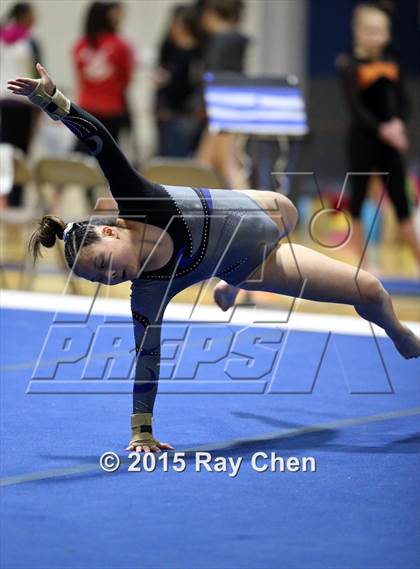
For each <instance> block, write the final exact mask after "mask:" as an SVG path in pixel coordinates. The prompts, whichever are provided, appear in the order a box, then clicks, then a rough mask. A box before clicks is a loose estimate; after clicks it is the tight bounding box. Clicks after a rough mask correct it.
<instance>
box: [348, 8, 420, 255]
mask: <svg viewBox="0 0 420 569" xmlns="http://www.w3.org/2000/svg"><path fill="white" fill-rule="evenodd" d="M390 43H391V21H390V17H389V15H388V13H387V12H385V11H384V10H383V9H381V8H380V7H379V6H378V5H374V4H360V5H358V6H356V8H355V11H354V16H353V47H352V49H351V50H349V52H347V53H343V54H341V55H340V56H339V57H338V58H337V67H338V71H339V76H340V80H341V85H342V88H343V94H344V96H345V99H346V101H347V104H348V107H349V110H350V113H351V119H352V122H351V127H350V130H349V133H348V140H347V142H348V157H349V170H350V172H355V173H359V172H360V173H363V172H370V171H373V170H374V169H379V171H381V172H389V175H388V174H387V175H384V176H383V181H384V184H385V186H386V188H387V192H388V194H389V197H390V199H391V202H392V204H393V207H394V210H395V213H396V215H397V217H398V221H399V226H400V231H401V234H402V236H403V238H404V239H405V241H406V242H407V244H408V245H409V246H410V248H411V250H412V252H413V254H414V255H415V256H416V258H417V260H418V261H420V254H419V250H418V245H417V239H416V234H415V230H414V224H413V222H412V220H411V219H410V206H409V201H408V197H407V192H406V188H405V177H406V171H405V166H404V160H403V154H404V153H405V152H406V151H407V149H408V138H407V131H406V124H405V123H406V120H407V116H408V97H407V93H406V89H405V85H404V81H403V78H402V73H401V69H400V65H399V62H398V58H397V57H396V54H395V52H394V51H393V50H392V49H391V47H390ZM369 179H370V176H369V175H357V174H356V175H353V176H351V177H350V184H351V196H350V213H351V215H352V218H353V241H354V246H355V248H356V250H357V254H358V258H362V255H363V250H364V243H365V240H364V235H363V226H362V222H361V220H360V214H361V209H362V206H363V203H364V201H365V198H366V194H367V191H368V184H369Z"/></svg>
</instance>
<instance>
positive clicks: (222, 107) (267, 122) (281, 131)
mask: <svg viewBox="0 0 420 569" xmlns="http://www.w3.org/2000/svg"><path fill="white" fill-rule="evenodd" d="M229 83H230V84H229ZM276 83H277V84H276ZM285 83H286V81H285V80H284V79H272V78H270V79H267V83H266V85H264V79H263V78H261V77H259V78H258V79H252V78H246V77H243V76H233V75H230V76H226V75H224V74H223V75H222V74H210V73H208V74H207V75H206V76H205V101H206V109H207V116H208V119H209V128H210V130H211V131H213V132H220V131H223V132H238V133H246V134H259V135H264V134H265V135H267V134H268V135H279V136H280V135H288V136H301V135H304V134H307V132H308V125H307V118H306V111H305V103H304V100H303V96H302V92H301V90H300V89H299V88H298V87H296V85H290V86H289V85H287V84H285Z"/></svg>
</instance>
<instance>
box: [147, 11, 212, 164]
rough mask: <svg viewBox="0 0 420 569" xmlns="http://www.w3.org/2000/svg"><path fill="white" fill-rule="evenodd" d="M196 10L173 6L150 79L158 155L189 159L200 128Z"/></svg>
mask: <svg viewBox="0 0 420 569" xmlns="http://www.w3.org/2000/svg"><path fill="white" fill-rule="evenodd" d="M196 13H197V11H196V9H195V7H194V6H188V5H184V4H180V5H178V6H175V9H174V11H173V14H172V16H171V21H170V25H169V31H168V33H167V36H166V38H165V39H164V41H163V43H162V45H161V48H160V52H159V61H158V69H157V70H156V72H155V75H154V79H155V82H156V84H157V86H158V89H157V91H156V98H155V116H156V120H157V127H158V136H159V144H158V155H159V156H165V157H169V156H172V157H178V158H182V157H186V156H190V155H191V154H192V153H193V152H194V150H195V148H196V146H197V143H198V140H199V137H200V135H201V132H202V130H203V127H204V115H203V113H202V110H201V109H202V104H201V98H200V94H199V92H200V83H201V71H202V60H201V49H200V47H199V45H198V42H197V39H196V36H195V25H196Z"/></svg>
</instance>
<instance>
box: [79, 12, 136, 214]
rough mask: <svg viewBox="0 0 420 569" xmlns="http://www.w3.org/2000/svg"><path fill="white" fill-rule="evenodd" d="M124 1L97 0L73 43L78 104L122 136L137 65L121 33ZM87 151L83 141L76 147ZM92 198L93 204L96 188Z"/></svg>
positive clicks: (90, 195) (90, 196) (114, 132)
mask: <svg viewBox="0 0 420 569" xmlns="http://www.w3.org/2000/svg"><path fill="white" fill-rule="evenodd" d="M122 15H123V12H122V5H121V4H120V2H93V3H92V4H91V5H90V6H89V8H88V12H87V15H86V21H85V30H84V36H83V37H82V38H81V39H79V40H78V41H77V42H76V44H75V45H74V47H73V54H72V55H73V62H74V65H75V69H76V75H77V80H78V104H79V105H80V106H81V107H82V108H84V109H85V110H87V111H88V112H89V113H91V114H92V115H94V116H95V117H96V118H97V119H99V120H100V121H101V122H102V123H103V124H104V125H105V127H106V128H107V129H108V130H109V132H110V133H111V135H112V136H113V137H114V138H115V139H116V140H118V138H119V135H120V132H121V130H122V128H123V127H124V126H125V125H126V124H127V122H128V121H127V115H128V114H129V113H128V109H127V102H126V92H127V89H128V86H129V84H130V81H131V78H132V75H133V69H134V64H135V61H134V53H133V49H132V48H131V46H130V44H129V43H128V42H127V41H126V40H125V39H123V38H122V37H121V36H120V35H119V34H118V29H119V26H120V23H121V19H122ZM75 150H76V151H78V152H83V153H86V152H87V150H86V147H85V145H84V144H83V142H80V141H79V142H78V144H77V145H76V147H75ZM88 198H89V201H90V202H91V205H92V206H93V205H94V204H93V196H92V192H91V191H88Z"/></svg>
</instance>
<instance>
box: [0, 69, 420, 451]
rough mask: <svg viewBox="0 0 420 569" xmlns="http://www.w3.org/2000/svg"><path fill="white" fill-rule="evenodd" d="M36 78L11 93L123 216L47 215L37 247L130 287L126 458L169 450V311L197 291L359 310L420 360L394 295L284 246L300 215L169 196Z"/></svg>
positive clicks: (237, 197)
mask: <svg viewBox="0 0 420 569" xmlns="http://www.w3.org/2000/svg"><path fill="white" fill-rule="evenodd" d="M37 70H38V72H39V74H40V79H29V78H17V79H15V80H11V81H8V88H9V89H10V90H11V91H12V92H13V93H15V94H17V95H23V96H27V97H28V98H29V99H30V100H31V101H32V102H33V103H34V104H35V105H38V106H39V107H41V108H42V109H44V111H45V112H46V113H47V114H48V115H49V116H50V117H51V118H53V119H54V120H61V121H62V122H63V124H64V125H65V126H66V127H67V128H68V129H70V130H71V132H73V133H74V134H75V135H76V136H77V137H78V138H79V139H80V140H82V141H83V142H84V143H85V144H86V145H87V146H88V148H89V150H90V152H91V154H93V155H94V156H95V157H96V159H97V160H98V162H99V164H100V166H101V168H102V170H103V172H104V174H105V176H106V178H107V180H108V183H109V186H110V190H111V192H112V195H113V197H114V199H115V201H116V202H117V205H118V209H119V213H118V216H117V217H116V216H109V217H105V218H104V217H101V218H100V217H92V218H91V219H90V220H89V221H83V222H72V223H68V224H65V223H64V222H63V221H62V220H61V219H60V218H58V217H56V216H52V215H46V216H44V217H43V218H42V219H41V221H40V222H39V227H38V229H37V231H36V232H35V233H34V234H33V236H32V238H31V241H30V247H31V249H32V252H33V255H34V258H35V259H36V258H37V256H38V255H39V252H40V246H41V245H43V246H44V247H53V246H54V244H55V242H56V239H57V238H58V239H63V240H64V251H65V257H66V261H67V263H68V266H69V268H70V269H71V270H72V271H73V272H74V273H75V274H76V275H77V276H79V277H82V278H85V279H88V280H90V281H92V282H99V283H103V284H108V285H116V284H119V283H122V282H125V281H132V285H131V309H132V317H133V324H134V335H135V344H136V354H137V355H136V371H135V381H134V389H133V413H132V415H131V431H132V435H131V440H130V442H129V445H128V447H127V449H126V450H136V451H138V452H142V451H144V452H149V451H152V452H160V451H162V450H167V449H172V448H173V447H171V445H169V444H167V443H162V442H160V441H158V440H157V439H156V438H155V437H154V434H153V430H152V413H153V406H154V401H155V397H156V393H157V387H158V377H159V372H158V369H159V362H160V332H161V324H162V317H163V313H164V310H165V308H166V306H167V304H168V302H169V301H170V300H171V298H173V297H174V296H175V295H176V294H178V293H179V292H180V291H181V290H183V289H185V288H186V287H189V286H190V285H192V284H195V283H198V282H200V281H203V280H206V279H209V278H211V277H214V276H216V277H219V278H220V279H221V280H220V282H218V283H217V285H216V287H215V289H214V299H215V302H216V303H217V304H218V306H219V307H220V308H221V309H222V310H227V309H228V308H230V307H231V306H233V304H234V302H235V297H236V295H237V294H238V292H239V289H245V290H261V291H268V292H272V293H277V294H286V295H289V296H292V297H302V298H305V299H310V300H316V301H323V302H337V303H343V304H349V305H353V306H354V308H355V310H356V312H357V313H358V314H359V315H360V316H361V317H362V318H364V319H365V320H368V321H369V322H373V323H375V324H377V325H378V326H380V327H381V328H383V329H384V330H385V332H386V333H387V335H388V336H389V337H390V338H391V340H392V341H393V342H394V345H395V347H396V349H397V350H398V351H399V352H400V353H401V354H402V356H404V357H405V358H413V357H418V356H419V355H420V340H419V339H418V338H417V337H416V336H415V334H413V333H412V332H411V330H410V329H409V328H407V327H406V326H405V325H403V324H402V323H401V322H399V320H398V319H397V317H396V315H395V313H394V310H393V306H392V301H391V298H390V296H389V295H388V294H387V292H386V291H385V290H384V288H383V286H382V285H381V283H380V282H379V280H378V279H377V278H376V277H374V276H373V275H371V274H370V273H368V272H366V271H364V270H361V269H360V270H359V271H357V269H356V267H353V266H351V265H348V264H346V263H342V262H340V261H336V260H334V259H331V258H329V257H327V256H325V255H323V254H321V253H318V252H316V251H313V250H311V249H309V248H307V247H303V246H302V245H297V244H293V246H291V245H290V244H289V243H287V242H286V243H282V242H281V240H282V239H283V238H284V237H285V236H286V235H288V234H289V233H290V232H291V231H292V230H293V228H294V226H295V224H296V221H297V214H296V208H295V207H294V205H293V204H292V202H290V201H289V200H288V199H287V198H286V197H284V196H282V195H280V194H278V193H276V192H270V191H255V190H235V191H230V190H212V189H203V188H191V187H178V186H162V185H160V184H154V183H151V182H149V181H148V180H146V179H145V178H143V177H142V176H141V175H140V174H138V173H137V172H136V171H135V170H134V169H133V168H132V167H131V165H130V164H129V162H128V161H127V159H126V158H125V156H124V155H123V153H122V152H121V150H120V149H119V147H118V146H117V144H116V143H115V141H114V140H113V138H112V137H111V135H110V134H109V132H108V131H107V130H106V129H105V128H104V127H103V125H102V124H101V123H100V122H99V121H98V120H97V119H95V118H94V117H93V116H92V115H90V114H89V113H87V112H86V111H84V110H82V109H81V108H79V107H78V106H77V105H75V104H74V103H71V102H70V101H69V100H68V99H67V98H66V97H65V96H64V95H63V94H62V93H61V92H60V91H59V90H58V89H57V88H56V87H55V85H54V83H53V81H52V80H51V78H50V76H49V75H48V73H47V71H46V70H45V68H44V67H43V66H42V65H41V64H39V63H38V64H37Z"/></svg>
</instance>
